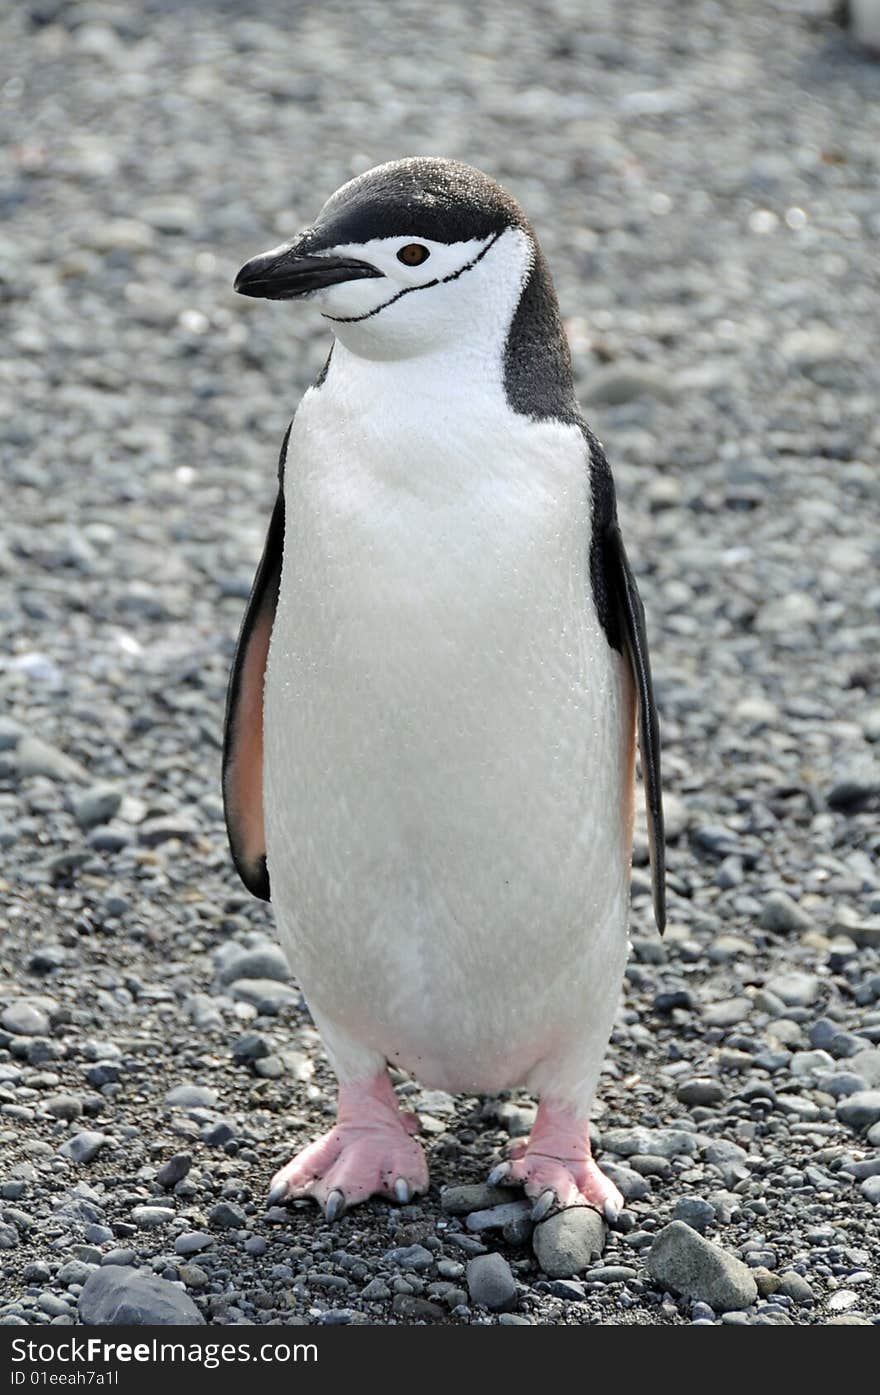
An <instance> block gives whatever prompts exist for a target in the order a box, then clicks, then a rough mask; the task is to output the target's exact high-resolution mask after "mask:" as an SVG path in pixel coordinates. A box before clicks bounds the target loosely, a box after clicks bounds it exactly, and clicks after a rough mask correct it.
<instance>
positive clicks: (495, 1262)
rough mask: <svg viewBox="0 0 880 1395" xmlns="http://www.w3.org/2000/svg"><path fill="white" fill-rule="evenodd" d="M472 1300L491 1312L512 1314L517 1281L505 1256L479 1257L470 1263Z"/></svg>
mask: <svg viewBox="0 0 880 1395" xmlns="http://www.w3.org/2000/svg"><path fill="white" fill-rule="evenodd" d="M467 1287H468V1294H469V1295H470V1300H471V1302H472V1303H475V1304H476V1305H477V1306H478V1307H481V1308H488V1309H489V1311H490V1312H493V1313H502V1312H510V1310H511V1309H512V1308H514V1307H515V1306H516V1280H515V1279H514V1277H513V1274H512V1272H511V1268H510V1265H509V1264H508V1263H507V1260H506V1259H505V1258H504V1257H503V1255H499V1254H491V1255H477V1256H476V1257H475V1258H474V1259H472V1260H469V1261H468V1266H467Z"/></svg>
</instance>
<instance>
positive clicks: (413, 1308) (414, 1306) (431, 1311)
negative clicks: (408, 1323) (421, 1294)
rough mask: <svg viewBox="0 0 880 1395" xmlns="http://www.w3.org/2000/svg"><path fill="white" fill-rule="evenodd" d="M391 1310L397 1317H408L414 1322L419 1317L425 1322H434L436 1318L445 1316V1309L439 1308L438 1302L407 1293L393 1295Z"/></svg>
mask: <svg viewBox="0 0 880 1395" xmlns="http://www.w3.org/2000/svg"><path fill="white" fill-rule="evenodd" d="M391 1310H392V1312H393V1313H395V1314H396V1315H397V1317H403V1318H409V1319H410V1320H413V1321H416V1322H417V1321H418V1320H419V1319H420V1318H423V1319H424V1320H425V1321H426V1322H436V1321H437V1319H438V1318H445V1316H446V1309H445V1308H441V1306H440V1304H439V1303H431V1302H429V1300H428V1299H427V1298H414V1297H411V1296H410V1295H409V1294H407V1293H396V1294H395V1295H394V1301H393V1302H392V1304H391Z"/></svg>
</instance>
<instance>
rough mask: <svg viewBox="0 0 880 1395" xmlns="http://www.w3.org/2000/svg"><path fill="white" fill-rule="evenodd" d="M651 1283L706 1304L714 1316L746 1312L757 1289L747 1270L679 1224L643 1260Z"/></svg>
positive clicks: (663, 1233) (668, 1229) (660, 1236)
mask: <svg viewBox="0 0 880 1395" xmlns="http://www.w3.org/2000/svg"><path fill="white" fill-rule="evenodd" d="M646 1264H647V1268H648V1273H649V1274H650V1275H651V1277H652V1279H654V1280H655V1282H656V1283H657V1284H659V1285H661V1286H662V1287H663V1288H666V1289H669V1290H670V1291H671V1292H672V1293H680V1294H682V1295H683V1296H684V1297H685V1298H691V1299H696V1300H699V1301H701V1302H703V1303H708V1304H709V1306H710V1308H714V1309H715V1310H716V1312H727V1311H737V1310H739V1309H741V1308H749V1307H751V1305H752V1304H753V1303H754V1302H755V1301H756V1299H757V1297H758V1289H757V1285H756V1284H755V1280H754V1277H753V1275H752V1273H751V1272H750V1270H749V1269H747V1267H746V1266H745V1265H744V1264H743V1263H742V1261H741V1260H739V1259H736V1258H735V1256H733V1255H729V1254H727V1252H726V1251H725V1250H722V1249H721V1247H720V1246H719V1245H715V1244H713V1243H712V1241H711V1240H705V1239H704V1238H703V1237H702V1235H698V1234H697V1232H696V1231H695V1230H692V1229H691V1227H690V1226H689V1225H685V1224H684V1222H683V1221H672V1222H671V1223H670V1224H669V1225H667V1226H665V1227H664V1228H663V1230H661V1231H660V1232H659V1234H658V1235H657V1237H656V1239H655V1240H654V1243H653V1244H652V1246H651V1248H650V1250H649V1252H648V1256H647V1260H646Z"/></svg>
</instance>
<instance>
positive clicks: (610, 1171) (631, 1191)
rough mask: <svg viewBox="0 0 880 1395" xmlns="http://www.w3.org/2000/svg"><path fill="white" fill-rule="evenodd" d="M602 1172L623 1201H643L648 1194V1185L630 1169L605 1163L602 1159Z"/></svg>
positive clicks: (638, 1174)
mask: <svg viewBox="0 0 880 1395" xmlns="http://www.w3.org/2000/svg"><path fill="white" fill-rule="evenodd" d="M602 1171H603V1172H604V1173H605V1176H606V1177H608V1178H610V1180H611V1181H612V1182H613V1183H614V1185H615V1187H616V1188H617V1190H618V1191H619V1192H620V1194H621V1196H622V1197H623V1199H624V1201H643V1200H644V1198H645V1197H646V1196H648V1195H649V1194H650V1191H651V1188H650V1185H649V1183H648V1182H647V1181H646V1179H645V1178H644V1177H643V1176H642V1175H641V1174H640V1173H639V1172H637V1171H636V1170H635V1169H634V1168H632V1167H624V1166H623V1165H622V1164H621V1163H611V1162H606V1161H605V1160H604V1159H603V1161H602Z"/></svg>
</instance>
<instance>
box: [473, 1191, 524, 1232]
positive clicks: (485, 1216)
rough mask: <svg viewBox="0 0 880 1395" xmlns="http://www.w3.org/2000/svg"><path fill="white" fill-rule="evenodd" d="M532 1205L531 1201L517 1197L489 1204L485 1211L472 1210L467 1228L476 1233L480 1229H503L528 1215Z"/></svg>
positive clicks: (480, 1230)
mask: <svg viewBox="0 0 880 1395" xmlns="http://www.w3.org/2000/svg"><path fill="white" fill-rule="evenodd" d="M533 1205H534V1202H532V1201H528V1200H523V1199H518V1200H516V1201H505V1202H502V1204H501V1205H500V1206H490V1207H489V1208H488V1209H487V1210H485V1211H472V1212H471V1214H470V1215H469V1216H468V1218H467V1228H468V1230H472V1231H474V1232H475V1233H476V1234H478V1235H479V1234H480V1233H481V1232H482V1231H488V1230H503V1229H504V1227H505V1226H506V1225H510V1224H512V1223H513V1222H516V1221H520V1220H523V1219H524V1218H527V1217H528V1216H530V1215H531V1213H532V1207H533Z"/></svg>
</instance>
